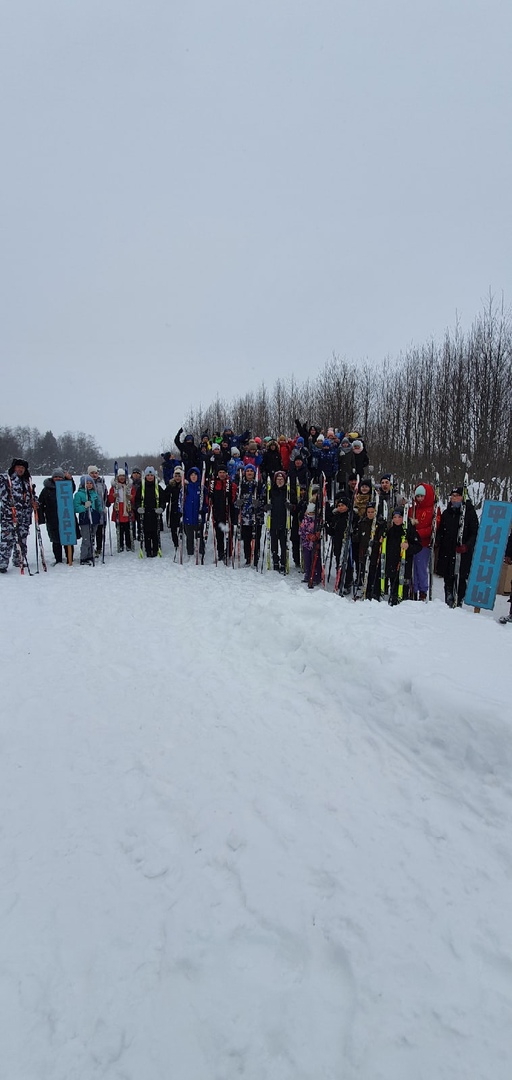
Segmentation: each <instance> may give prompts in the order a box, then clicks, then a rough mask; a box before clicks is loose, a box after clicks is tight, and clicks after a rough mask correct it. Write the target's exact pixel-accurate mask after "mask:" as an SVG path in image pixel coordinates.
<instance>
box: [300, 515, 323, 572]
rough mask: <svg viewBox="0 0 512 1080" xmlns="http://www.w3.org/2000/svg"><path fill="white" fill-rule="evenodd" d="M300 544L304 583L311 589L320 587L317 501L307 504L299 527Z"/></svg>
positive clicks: (319, 532)
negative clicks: (315, 586)
mask: <svg viewBox="0 0 512 1080" xmlns="http://www.w3.org/2000/svg"><path fill="white" fill-rule="evenodd" d="M299 534H300V542H301V546H302V555H303V559H304V577H303V579H302V580H303V581H304V582H306V581H307V583H308V585H310V586H311V587H313V586H314V585H318V584H319V583H320V581H321V577H322V564H321V561H320V557H319V555H320V538H321V522H320V521H319V517H318V507H317V503H316V500H315V501H313V500H312V501H311V502H309V503H308V504H307V507H306V512H305V514H304V517H303V519H302V521H301V523H300V525H299Z"/></svg>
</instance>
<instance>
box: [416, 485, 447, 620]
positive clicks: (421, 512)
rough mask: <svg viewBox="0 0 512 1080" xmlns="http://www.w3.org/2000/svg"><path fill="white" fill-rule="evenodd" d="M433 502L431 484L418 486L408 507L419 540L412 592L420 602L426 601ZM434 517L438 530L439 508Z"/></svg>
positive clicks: (433, 496)
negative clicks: (419, 548)
mask: <svg viewBox="0 0 512 1080" xmlns="http://www.w3.org/2000/svg"><path fill="white" fill-rule="evenodd" d="M435 501H436V493H435V491H434V488H433V487H432V484H418V487H417V488H416V490H415V492H414V502H413V505H412V506H411V507H409V518H410V520H411V522H412V524H413V525H414V526H415V528H416V532H417V533H418V536H419V538H420V540H421V551H418V552H417V554H416V555H415V556H414V560H413V579H414V592H415V593H418V594H419V599H420V600H426V599H427V597H428V589H429V567H430V553H431V547H432V523H433V519H434V504H435ZM436 517H437V521H436V528H438V526H439V522H440V520H441V511H440V509H439V507H438V508H437V514H436Z"/></svg>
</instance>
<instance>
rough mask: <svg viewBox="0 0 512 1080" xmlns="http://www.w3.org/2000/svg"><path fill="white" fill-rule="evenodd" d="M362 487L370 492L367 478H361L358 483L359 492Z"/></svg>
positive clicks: (370, 485) (369, 483)
mask: <svg viewBox="0 0 512 1080" xmlns="http://www.w3.org/2000/svg"><path fill="white" fill-rule="evenodd" d="M363 487H367V488H370V491H371V489H372V482H371V480H370V479H369V477H368V476H363V479H362V480H361V481H360V482H359V491H361V488H363Z"/></svg>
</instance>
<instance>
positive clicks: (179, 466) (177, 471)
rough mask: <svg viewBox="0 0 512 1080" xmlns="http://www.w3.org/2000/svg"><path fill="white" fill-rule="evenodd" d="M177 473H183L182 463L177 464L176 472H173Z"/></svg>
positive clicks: (174, 474)
mask: <svg viewBox="0 0 512 1080" xmlns="http://www.w3.org/2000/svg"><path fill="white" fill-rule="evenodd" d="M176 473H179V475H180V476H181V475H182V473H183V467H182V466H181V465H176V468H175V469H174V472H173V474H172V475H173V476H176Z"/></svg>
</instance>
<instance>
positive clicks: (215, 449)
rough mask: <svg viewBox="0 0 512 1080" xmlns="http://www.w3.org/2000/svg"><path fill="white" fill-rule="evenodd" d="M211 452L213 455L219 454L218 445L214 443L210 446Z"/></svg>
mask: <svg viewBox="0 0 512 1080" xmlns="http://www.w3.org/2000/svg"><path fill="white" fill-rule="evenodd" d="M212 451H213V453H214V454H220V443H218V442H214V443H213V444H212Z"/></svg>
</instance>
